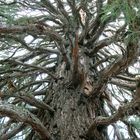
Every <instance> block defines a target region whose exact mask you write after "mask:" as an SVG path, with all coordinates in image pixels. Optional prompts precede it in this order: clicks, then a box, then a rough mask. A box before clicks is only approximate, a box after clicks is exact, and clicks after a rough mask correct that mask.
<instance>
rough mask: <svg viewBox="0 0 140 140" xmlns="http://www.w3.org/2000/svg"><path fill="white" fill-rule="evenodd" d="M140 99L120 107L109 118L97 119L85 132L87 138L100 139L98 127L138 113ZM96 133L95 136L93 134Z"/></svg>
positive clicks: (100, 117)
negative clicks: (95, 137) (94, 137)
mask: <svg viewBox="0 0 140 140" xmlns="http://www.w3.org/2000/svg"><path fill="white" fill-rule="evenodd" d="M139 106H140V99H138V100H135V101H132V102H130V103H127V104H126V105H124V106H120V107H119V109H118V111H117V112H116V113H115V114H114V115H112V116H110V117H102V116H99V117H97V118H96V119H95V120H94V122H93V123H92V125H91V126H90V127H89V129H88V132H87V137H89V138H91V137H93V136H97V138H98V137H100V132H99V127H105V126H108V125H110V124H112V123H115V122H116V121H118V120H122V119H123V117H125V116H126V114H127V115H135V114H137V111H140V107H139ZM95 132H96V134H95ZM100 138H101V137H100Z"/></svg>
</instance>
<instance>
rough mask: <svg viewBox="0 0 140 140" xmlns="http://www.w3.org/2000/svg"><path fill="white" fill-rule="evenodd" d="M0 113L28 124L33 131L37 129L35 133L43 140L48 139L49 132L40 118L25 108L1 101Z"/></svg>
mask: <svg viewBox="0 0 140 140" xmlns="http://www.w3.org/2000/svg"><path fill="white" fill-rule="evenodd" d="M0 115H1V116H7V117H10V118H12V119H13V120H15V121H19V122H24V123H26V124H29V125H30V126H31V127H32V128H33V129H34V130H35V131H37V133H38V134H39V135H40V136H41V138H42V139H43V140H49V139H50V135H49V133H48V132H47V130H46V128H45V127H44V126H43V124H42V123H41V122H40V120H39V119H38V118H37V117H35V116H34V115H33V114H32V113H30V112H29V111H27V110H26V109H23V108H21V107H17V106H14V105H11V104H7V103H4V102H1V103H0Z"/></svg>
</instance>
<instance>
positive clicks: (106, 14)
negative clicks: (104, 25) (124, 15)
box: [101, 0, 120, 22]
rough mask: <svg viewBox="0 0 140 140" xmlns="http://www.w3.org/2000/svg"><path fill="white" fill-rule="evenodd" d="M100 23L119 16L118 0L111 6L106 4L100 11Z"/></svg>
mask: <svg viewBox="0 0 140 140" xmlns="http://www.w3.org/2000/svg"><path fill="white" fill-rule="evenodd" d="M101 14H102V17H101V21H102V22H105V21H106V20H108V18H110V17H117V16H119V15H120V0H115V1H113V2H112V3H111V4H107V5H105V6H104V7H103V9H102V13H101Z"/></svg>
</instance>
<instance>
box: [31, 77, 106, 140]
mask: <svg viewBox="0 0 140 140" xmlns="http://www.w3.org/2000/svg"><path fill="white" fill-rule="evenodd" d="M63 81H65V79H63V80H59V81H58V82H57V83H53V84H52V85H51V88H52V89H51V90H50V91H49V92H47V93H46V94H48V95H47V98H46V100H45V101H46V103H47V104H49V105H50V106H52V107H53V108H54V110H55V112H54V114H49V112H45V111H40V112H39V113H38V116H39V118H40V119H41V121H42V122H43V123H44V125H45V126H46V128H47V130H48V131H49V133H50V134H51V137H52V138H53V140H84V139H88V140H98V139H99V140H100V139H104V140H106V139H107V133H106V132H105V131H104V130H103V129H102V128H99V131H98V133H99V132H100V133H99V134H98V133H96V132H93V133H92V132H91V134H90V137H88V136H87V135H86V134H87V131H88V129H89V127H90V125H91V123H92V122H93V120H94V118H95V117H96V116H100V115H103V116H105V112H104V110H103V100H101V99H100V98H99V97H96V98H94V99H93V98H90V97H88V96H85V95H84V94H83V93H82V92H81V90H80V88H76V89H72V88H69V87H67V86H65V84H64V82H63ZM48 114H49V115H48ZM32 139H34V140H36V139H37V136H36V135H34V138H33V137H32Z"/></svg>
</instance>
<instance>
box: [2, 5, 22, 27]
mask: <svg viewBox="0 0 140 140" xmlns="http://www.w3.org/2000/svg"><path fill="white" fill-rule="evenodd" d="M18 8H19V7H18V6H17V5H14V4H13V5H5V6H3V5H0V19H2V22H4V23H6V24H8V25H11V24H12V23H13V20H14V18H15V17H16V15H17V14H16V13H17V12H18Z"/></svg>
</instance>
